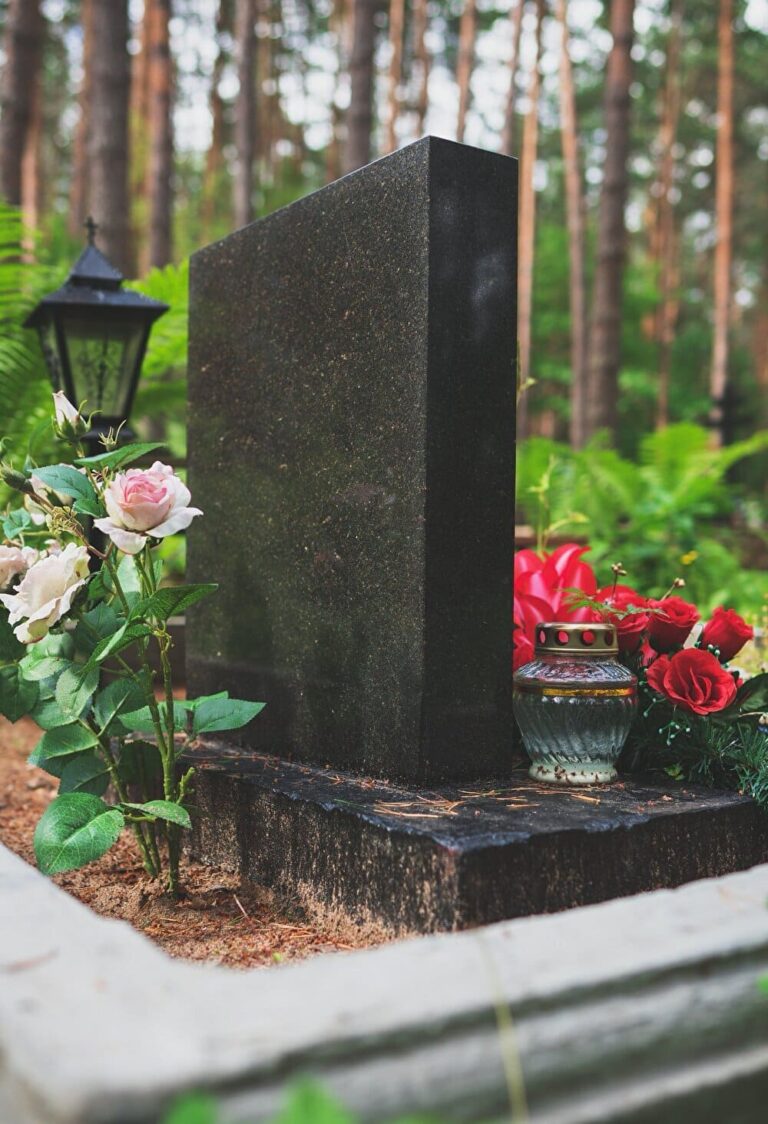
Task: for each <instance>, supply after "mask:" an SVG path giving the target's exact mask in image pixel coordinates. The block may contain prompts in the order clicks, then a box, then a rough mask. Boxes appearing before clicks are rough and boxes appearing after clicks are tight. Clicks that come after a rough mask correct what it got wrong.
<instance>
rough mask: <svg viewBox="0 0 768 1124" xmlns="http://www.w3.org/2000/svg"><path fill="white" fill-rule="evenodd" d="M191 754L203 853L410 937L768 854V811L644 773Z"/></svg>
mask: <svg viewBox="0 0 768 1124" xmlns="http://www.w3.org/2000/svg"><path fill="white" fill-rule="evenodd" d="M189 761H190V762H191V763H193V764H195V766H196V768H197V777H196V781H195V786H196V787H195V802H196V805H197V807H198V809H199V811H200V815H198V816H196V817H195V819H194V827H193V834H192V852H193V854H194V855H196V856H197V857H199V858H201V859H203V860H204V861H206V862H209V863H212V864H214V865H216V866H222V867H224V868H225V869H230V870H237V871H239V872H240V873H241V874H242V875H244V876H245V877H247V878H250V879H252V880H254V881H256V882H259V883H262V884H266V885H268V886H273V887H275V888H276V889H277V890H278V891H280V892H281V893H283V894H285V895H287V896H289V897H290V898H291V899H293V900H296V899H298V900H300V901H302V902H303V904H304V905H305V906H306V907H307V908H308V909H309V910H311V911H313V912H319V913H320V914H322V913H324V912H325V911H328V912H330V913H331V914H336V913H340V914H342V915H345V916H347V917H348V918H350V919H351V920H352V921H354V922H357V923H373V924H381V925H384V926H385V927H387V928H389V929H391V930H392V931H393V932H395V933H399V934H404V933H408V932H435V931H438V930H444V929H462V928H466V927H468V926H474V925H484V924H488V923H489V922H493V921H501V920H504V919H507V918H513V917H524V916H528V915H530V914H537V913H551V912H555V911H557V910H561V909H570V908H572V907H573V906H580V905H588V904H590V903H592V902H599V901H605V900H607V899H610V898H614V897H621V896H624V895H627V894H634V893H638V892H640V891H643V890H655V889H659V888H661V887H672V886H679V885H681V884H682V883H684V882H689V881H692V880H693V879H697V878H707V877H710V876H713V875H720V874H726V873H730V872H732V871H735V870H743V869H746V868H747V867H750V866H753V865H755V864H756V863H760V862H765V861H766V860H768V832H766V814H765V812H764V811H763V810H762V809H760V808H758V807H757V805H756V804H754V802H753V801H752V800H750V799H749V798H748V797H745V796H740V795H739V794H738V793H734V792H720V791H715V790H712V789H705V788H701V787H695V786H689V785H674V786H670V785H669V784H660V783H659V782H658V781H653V780H650V779H647V778H643V777H625V778H623V779H622V780H621V781H620V782H618V783H616V784H613V785H608V786H606V787H604V788H599V787H593V788H590V789H587V790H578V791H575V790H572V789H566V788H551V787H547V786H546V785H542V784H537V783H536V782H534V781H532V780H530V779H529V778H528V777H527V775H526V772H525V767H524V766H523V767H522V768H520V769H518V770H517V771H516V772H514V773H513V775H512V776H511V777H509V776H507V777H505V778H503V779H501V780H500V781H498V782H493V781H490V780H486V781H484V782H483V783H480V784H458V785H457V784H454V785H443V786H440V787H436V788H433V789H429V790H426V789H424V788H418V789H414V788H411V787H406V786H394V785H391V784H386V783H383V782H380V781H378V782H377V781H374V780H372V779H364V778H360V777H354V776H350V775H348V774H344V773H340V772H338V771H336V770H333V769H317V768H314V767H312V766H301V765H295V764H290V763H286V762H285V761H282V760H280V759H278V758H274V757H268V756H266V755H261V754H252V755H250V756H248V757H243V756H242V755H240V754H238V752H237V751H236V750H234V749H232V748H231V747H229V746H227V745H226V744H224V743H217V742H215V741H214V742H210V743H208V745H207V746H204V747H201V748H200V749H198V750H197V751H194V752H192V753H190V754H189ZM186 764H187V761H186V759H185V767H186Z"/></svg>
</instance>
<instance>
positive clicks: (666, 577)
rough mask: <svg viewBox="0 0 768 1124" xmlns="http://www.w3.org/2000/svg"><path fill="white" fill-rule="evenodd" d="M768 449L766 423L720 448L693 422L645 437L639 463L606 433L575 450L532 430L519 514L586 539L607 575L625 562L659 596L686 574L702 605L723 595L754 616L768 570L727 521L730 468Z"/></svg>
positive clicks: (525, 449) (524, 455)
mask: <svg viewBox="0 0 768 1124" xmlns="http://www.w3.org/2000/svg"><path fill="white" fill-rule="evenodd" d="M766 448H768V431H761V432H759V433H756V434H755V435H754V436H753V437H751V438H749V439H748V440H746V441H740V442H737V443H736V444H734V445H730V446H727V447H726V448H724V449H713V448H711V447H710V444H709V439H708V433H707V431H706V430H704V429H702V428H701V427H699V426H696V425H693V424H691V423H680V424H678V425H674V426H669V427H668V428H667V429H664V430H659V431H658V432H656V433H652V434H650V435H648V436H646V437H645V438H643V440H642V441H641V443H640V451H639V458H638V461H637V462H635V461H630V460H627V459H626V458H624V457H622V456H621V455H620V454H619V453H617V452H616V450H615V449H611V448H608V447H607V446H606V445H605V443H604V442H602V441H600V440H597V441H593V442H592V443H591V444H590V445H588V446H587V447H586V448H585V449H583V450H580V451H575V450H572V449H570V448H569V447H568V446H565V445H560V444H557V443H556V442H553V441H548V440H545V439H542V438H531V439H529V440H528V441H526V442H524V443H523V444H522V445H521V446H520V448H519V452H518V482H517V487H518V505H519V511H518V519H522V520H525V519H527V520H528V521H529V522H531V523H532V524H533V525H534V526H535V527H536V528H537V530H538V532H539V534H540V536H542V537H546V534H547V531H548V529H550V528H552V527H556V529H557V533H558V535H565V536H567V535H569V534H570V535H576V536H580V537H582V538H583V539H584V540H586V541H588V542H589V544H590V546H591V548H592V551H591V554H590V556H589V560H590V562H591V563H592V565H593V566H594V567H595V568H596V570H597V571H598V574H599V575H603V576H604V577H605V579H606V581H607V579H608V573H607V571H608V568H609V566H610V565H611V563H612V562H616V561H620V562H621V563H622V565H623V566H624V568H625V569H626V570H627V571H628V579H627V580H628V582H629V583H630V584H631V585H633V586H634V587H636V588H637V589H638V590H640V591H641V592H642V593H643V594H644V595H646V596H657V597H658V596H661V595H662V594H663V593H664V592H665V590H667V589H668V588H669V586H670V585H671V583H672V580H673V579H674V578H675V577H676V576H684V578H685V580H686V584H687V586H688V591H689V593H690V596H691V598H692V599H693V600H694V601H696V602H697V603H698V604H699V605H700V607H701V608H702V610H703V611H705V612H707V611H709V610H710V609H711V608H712V607H713V606H714V605H715V604H721V603H724V602H725V603H728V604H729V605H732V606H733V607H735V608H737V609H739V610H740V611H741V612H744V613H749V614H752V615H755V614H757V613H758V612H759V611H760V609H761V607H762V602H763V597H764V595H765V594H766V593H767V592H768V579H766V576H765V575H764V574H761V573H760V574H755V573H753V572H750V571H749V570H745V569H744V567H743V565H742V561H741V558H740V556H739V552H738V550H737V548H736V545H735V539H734V535H733V533H732V532H731V531H730V529H729V526H728V522H727V521H728V517H729V516H730V515H731V514H732V513H733V511H734V509H735V500H736V496H737V495H738V492H737V490H736V489H735V488H734V486H733V485H731V484H730V483H729V481H728V473H729V471H730V470H731V469H732V468H733V466H734V465H736V464H737V463H739V462H740V461H742V460H744V459H746V458H750V457H754V456H755V455H756V454H758V453H759V452H761V451H762V450H764V449H766ZM542 480H544V481H545V482H546V487H545V489H544V490H543V492H542V487H541V482H542Z"/></svg>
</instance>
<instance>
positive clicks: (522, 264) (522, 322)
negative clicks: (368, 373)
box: [517, 0, 544, 438]
mask: <svg viewBox="0 0 768 1124" xmlns="http://www.w3.org/2000/svg"><path fill="white" fill-rule="evenodd" d="M543 19H544V0H536V54H535V58H534V61H533V67H532V69H531V74H530V80H529V84H528V112H527V113H526V116H525V124H524V126H523V151H522V155H521V161H520V203H519V230H520V234H519V242H518V251H517V252H518V262H517V362H518V407H517V432H518V438H523V437H525V436H526V435H527V433H528V401H529V398H530V391H529V389H528V382H529V380H530V377H531V321H532V315H533V259H534V247H535V243H536V192H535V190H534V172H535V170H536V150H537V148H538V137H539V91H540V89H541V38H542V23H543Z"/></svg>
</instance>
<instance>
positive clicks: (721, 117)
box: [710, 0, 733, 445]
mask: <svg viewBox="0 0 768 1124" xmlns="http://www.w3.org/2000/svg"><path fill="white" fill-rule="evenodd" d="M717 42H718V56H717V59H718V61H717V146H716V151H715V169H716V180H715V224H716V229H717V241H716V243H715V265H714V269H715V277H714V305H715V307H714V339H713V347H712V371H711V376H710V396H711V399H712V404H711V410H710V424H711V425H712V439H713V443H714V444H715V445H721V444H722V443H723V429H724V423H725V422H726V421H727V419H726V417H725V398H726V393H727V390H728V357H729V338H728V337H729V327H730V315H731V273H732V263H733V0H720V9H719V16H718V27H717Z"/></svg>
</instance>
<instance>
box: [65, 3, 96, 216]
mask: <svg viewBox="0 0 768 1124" xmlns="http://www.w3.org/2000/svg"><path fill="white" fill-rule="evenodd" d="M80 21H81V24H82V28H83V79H82V83H81V86H80V94H79V97H78V105H79V109H80V116H79V117H78V120H77V128H76V130H75V140H74V152H73V160H72V182H71V184H70V189H69V233H70V234H71V235H72V237H73V238H75V237H77V238H79V237H80V236H81V235H82V229H83V223H84V222H85V220H86V218H87V217H88V213H89V211H90V206H89V201H88V137H89V135H90V131H91V103H92V100H93V0H81V4H80Z"/></svg>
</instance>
